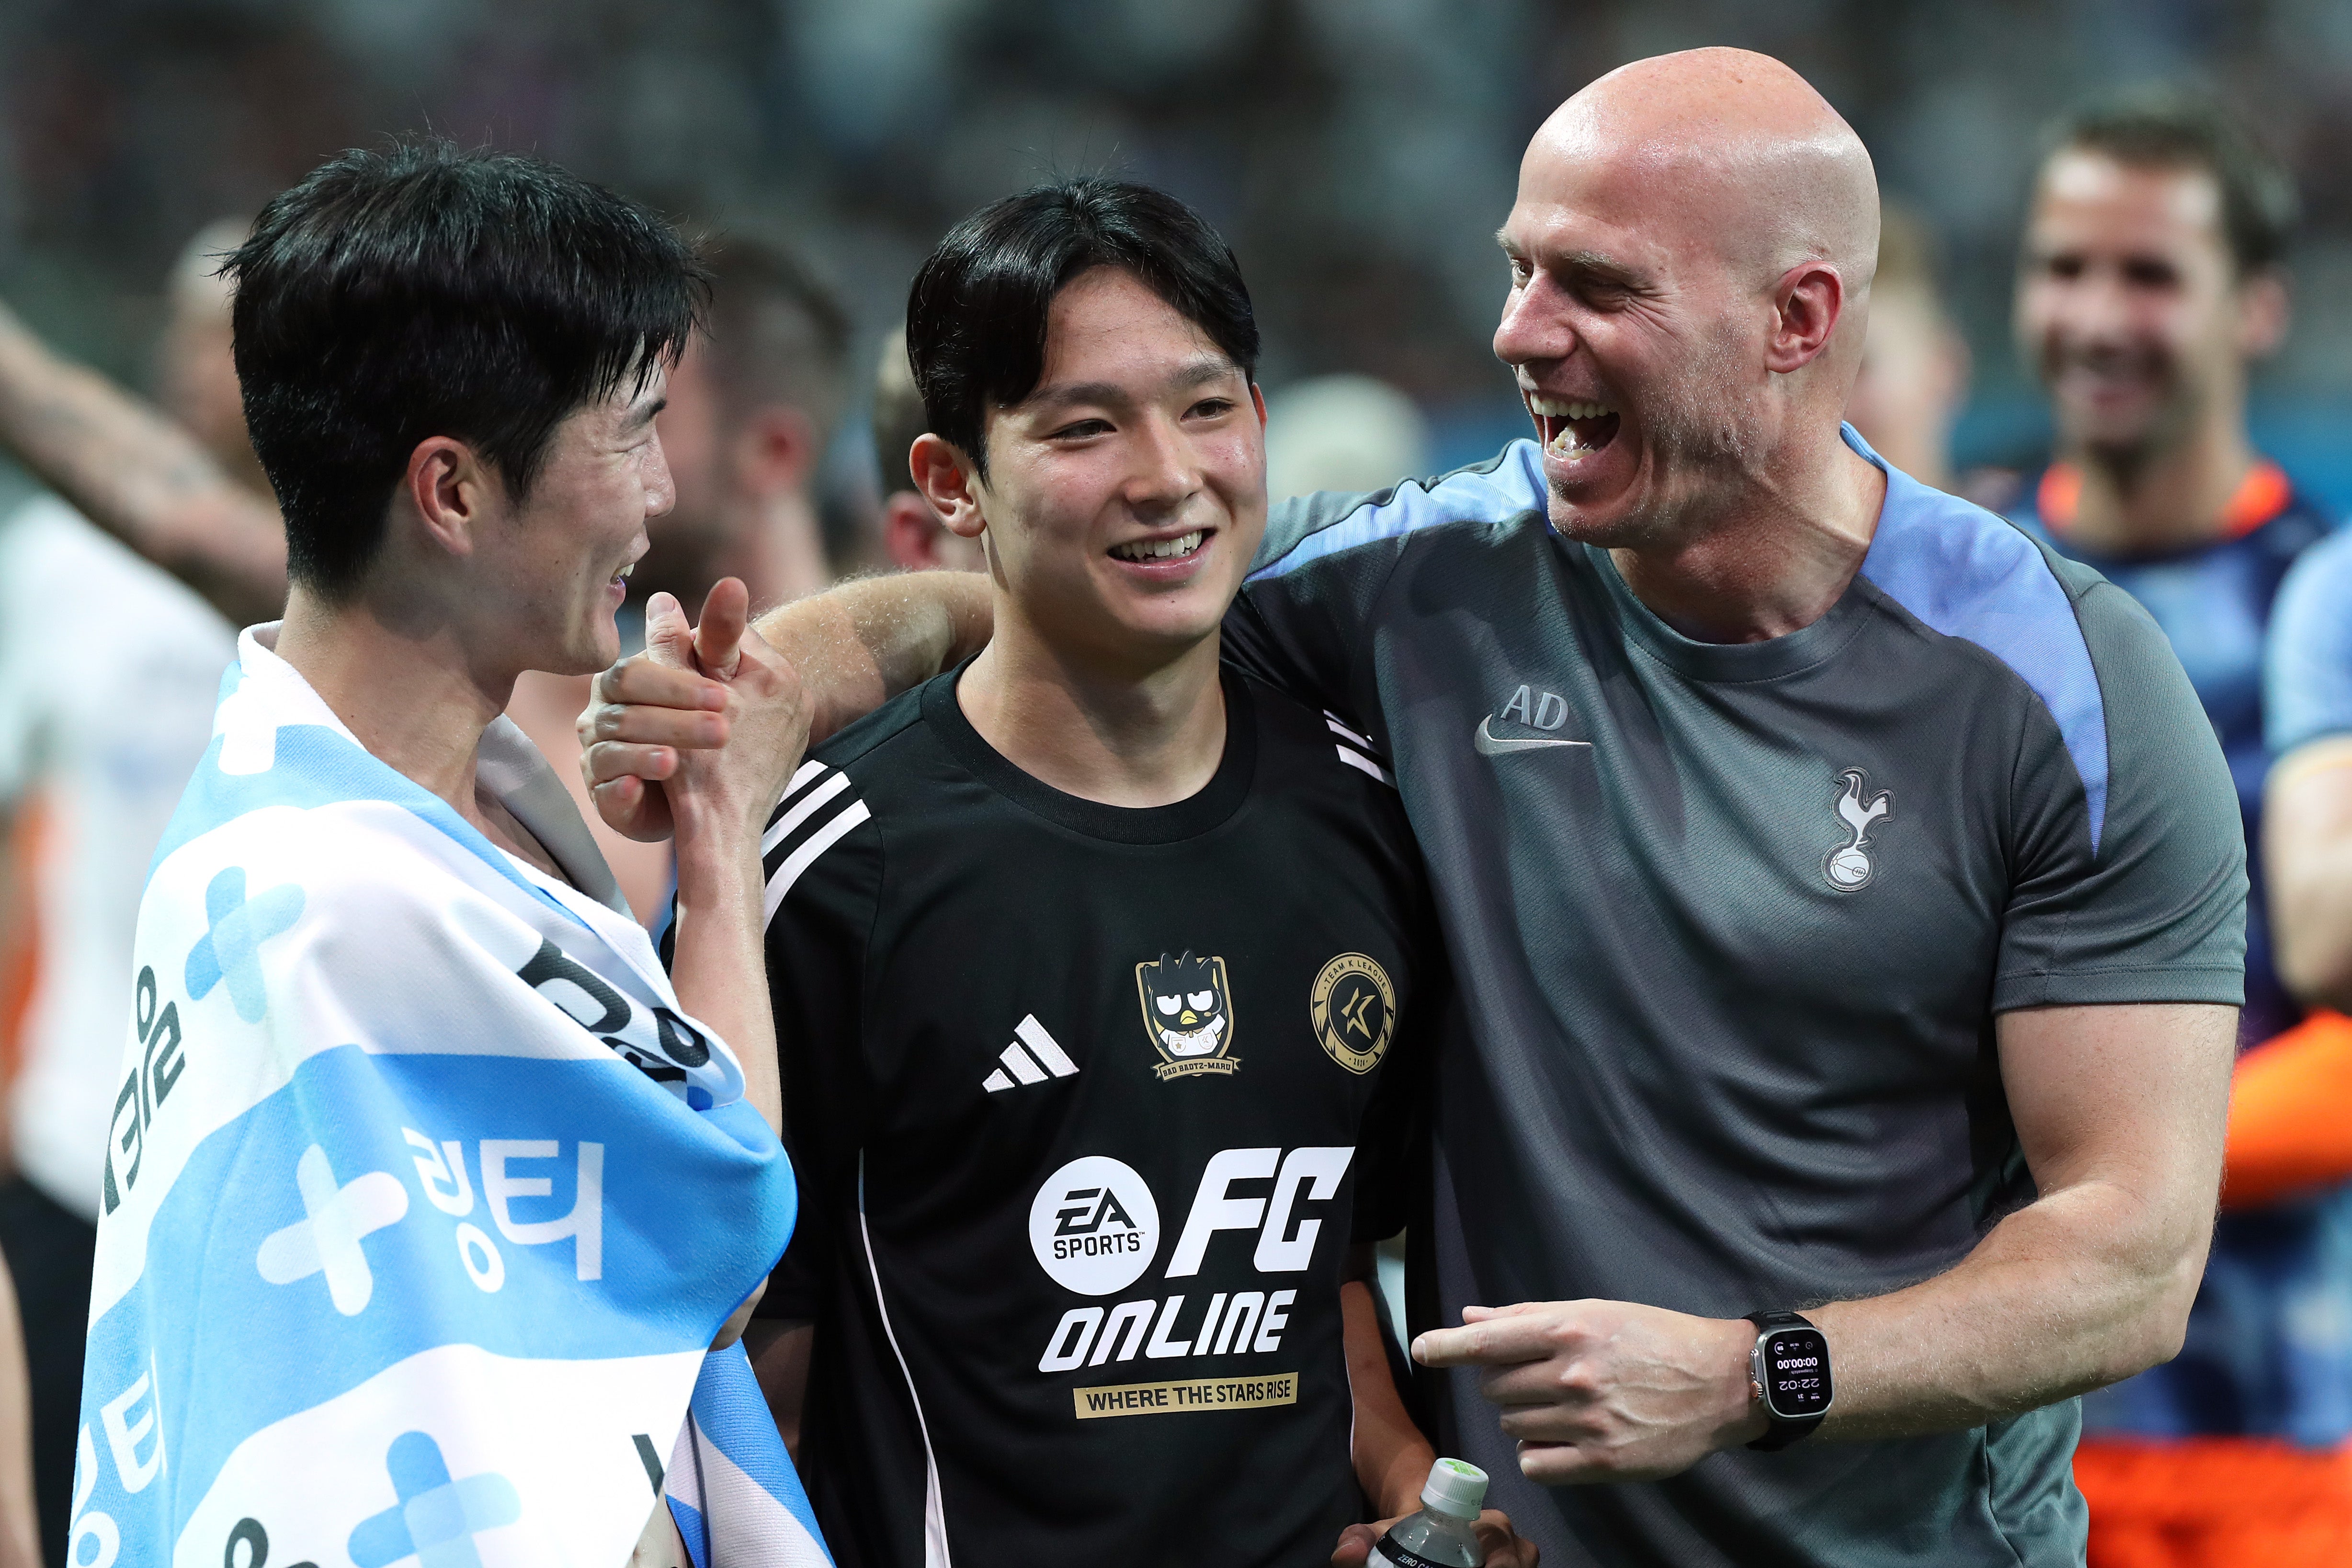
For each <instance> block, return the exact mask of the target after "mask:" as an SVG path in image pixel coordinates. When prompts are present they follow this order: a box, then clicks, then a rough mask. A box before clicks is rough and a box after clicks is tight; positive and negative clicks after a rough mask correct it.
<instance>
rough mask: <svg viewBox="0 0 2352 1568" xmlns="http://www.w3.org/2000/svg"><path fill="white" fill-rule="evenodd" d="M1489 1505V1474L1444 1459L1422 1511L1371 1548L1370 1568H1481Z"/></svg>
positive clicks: (1425, 1489)
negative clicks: (1482, 1524) (1481, 1523)
mask: <svg viewBox="0 0 2352 1568" xmlns="http://www.w3.org/2000/svg"><path fill="white" fill-rule="evenodd" d="M1485 1501H1486V1471H1484V1470H1482V1469H1480V1468H1478V1467H1477V1466H1475V1465H1470V1464H1465V1463H1464V1462H1463V1461H1461V1460H1460V1459H1440V1460H1438V1461H1437V1463H1435V1464H1433V1465H1432V1466H1430V1467H1429V1479H1428V1480H1426V1481H1424V1482H1423V1483H1422V1488H1421V1503H1422V1508H1421V1511H1420V1512H1419V1513H1417V1514H1414V1515H1413V1516H1412V1518H1411V1519H1401V1520H1399V1521H1397V1522H1396V1528H1395V1529H1393V1530H1391V1531H1389V1532H1388V1533H1387V1534H1386V1535H1384V1536H1382V1537H1381V1541H1380V1544H1379V1545H1377V1546H1375V1547H1373V1548H1372V1555H1371V1557H1370V1561H1369V1562H1368V1563H1367V1564H1366V1568H1390V1565H1393V1568H1479V1564H1481V1563H1485V1562H1486V1552H1485V1551H1484V1550H1483V1549H1482V1548H1481V1547H1480V1546H1479V1544H1478V1532H1477V1531H1475V1530H1474V1529H1472V1528H1471V1526H1472V1525H1474V1524H1475V1523H1476V1522H1477V1519H1478V1506H1479V1505H1480V1504H1481V1503H1483V1502H1485Z"/></svg>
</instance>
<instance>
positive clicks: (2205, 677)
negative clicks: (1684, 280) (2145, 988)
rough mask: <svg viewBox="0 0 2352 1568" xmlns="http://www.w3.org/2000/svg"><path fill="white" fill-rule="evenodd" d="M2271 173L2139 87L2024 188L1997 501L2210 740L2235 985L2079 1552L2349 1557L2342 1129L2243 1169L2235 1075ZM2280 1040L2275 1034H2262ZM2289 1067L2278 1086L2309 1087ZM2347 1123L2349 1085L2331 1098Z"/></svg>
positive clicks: (2123, 1563) (2350, 1455) (2318, 1559)
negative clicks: (2176, 1308)
mask: <svg viewBox="0 0 2352 1568" xmlns="http://www.w3.org/2000/svg"><path fill="white" fill-rule="evenodd" d="M2294 209H2295V202H2294V185H2293V183H2292V180H2291V178H2290V177H2289V176H2288V174H2286V172H2285V170H2284V168H2283V167H2282V166H2281V165H2280V164H2279V163H2277V162H2276V161H2275V160H2274V159H2273V158H2272V157H2271V156H2270V155H2269V154H2268V153H2265V152H2264V151H2263V149H2262V148H2261V146H2260V145H2259V143H2257V142H2255V140H2254V139H2253V138H2252V136H2251V135H2250V134H2249V133H2248V132H2246V131H2245V130H2244V129H2243V128H2242V126H2241V125H2240V124H2239V123H2238V122H2237V121H2236V120H2235V119H2234V117H2232V116H2231V115H2230V114H2229V113H2228V112H2227V111H2225V110H2223V109H2222V108H2221V107H2220V106H2219V105H2217V104H2214V103H2212V102H2210V101H2208V100H2203V99H2201V98H2198V97H2194V96H2190V95H2187V94H2183V93H2179V92H2176V91H2172V90H2169V89H2163V90H2157V91H2148V92H2141V93H2138V94H2135V95H2132V96H2130V97H2126V98H2124V99H2119V100H2115V101H2114V102H2112V103H2109V104H2105V105H2102V106H2099V107H2096V108H2094V109H2091V110H2086V111H2084V112H2082V113H2080V114H2077V115H2075V116H2074V117H2073V118H2072V119H2070V120H2068V121H2065V122H2064V123H2063V125H2062V126H2061V127H2060V129H2059V130H2058V132H2057V133H2056V134H2055V136H2054V137H2053V140H2052V142H2051V143H2050V150H2049V152H2048V153H2047V155H2046V156H2045V157H2044V159H2043V161H2042V166H2041V169H2040V172H2039V174H2038V175H2037V177H2036V179H2035V181H2034V185H2033V195H2032V205H2031V209H2030V212H2029V215H2028V219H2027V227H2026V234H2025V239H2024V245H2023V249H2022V254H2021V258H2020V261H2019V270H2018V286H2017V316H2016V323H2017V333H2018V341H2019V344H2020V347H2021V352H2022V353H2023V354H2024V355H2025V357H2026V358H2027V360H2028V362H2029V363H2032V365H2033V366H2034V367H2035V369H2036V370H2037V372H2038V373H2039V374H2040V375H2041V377H2042V382H2043V384H2044V385H2045V386H2046V387H2047V388H2048V390H2049V392H2050V395H2051V402H2052V407H2053V414H2054V416H2055V423H2056V427H2057V441H2056V449H2055V452H2054V454H2053V458H2052V460H2051V461H2050V463H2049V464H2048V465H2047V466H2046V467H2045V468H2042V471H2041V472H2040V474H2039V475H2038V476H2036V477H2034V478H2033V479H2031V480H2030V481H2029V482H2028V483H2027V484H2026V485H2025V487H2024V488H2023V489H2022V492H2021V494H2020V495H2019V496H2018V497H2017V498H2016V500H2015V501H2014V503H2013V504H2012V505H2011V508H2010V512H2011V518H2012V520H2013V521H2017V522H2018V524H2019V525H2020V526H2021V527H2023V528H2025V529H2027V530H2028V531H2032V532H2033V533H2035V534H2036V535H2037V536H2039V537H2040V538H2041V539H2042V540H2043V541H2044V542H2047V543H2048V544H2049V545H2050V546H2051V547H2052V548H2053V549H2055V550H2057V551H2058V552H2061V553H2062V554H2065V555H2068V556H2071V557H2073V558H2074V559H2076V560H2079V561H2083V562H2085V563H2088V564H2090V565H2092V566H2095V567H2096V568H2097V569H2098V570H2099V571H2100V572H2101V573H2103V574H2105V576H2106V577H2107V578H2108V579H2109V580H2110V581H2111V582H2113V583H2115V584H2116V585H2117V586H2118V587H2121V588H2122V589H2124V590H2125V591H2126V593H2128V594H2130V595H2132V596H2133V597H2134V598H2136V599H2137V600H2138V601H2139V603H2140V605H2141V606H2142V607H2143V608H2145V609H2146V610H2147V612H2148V613H2149V614H2150V615H2151V616H2154V617H2155V619H2156V621H2157V623H2158V626H2161V627H2162V628H2163V630H2164V632H2165V634H2166V636H2167V637H2168V638H2169V639H2170V641H2171V643H2172V646H2173V650H2174V651H2175V652H2176V653H2177V654H2179V657H2180V661H2181V664H2182V667H2183V668H2185V669H2186V670H2187V671H2188V674H2189V680H2190V682H2191V684H2192V685H2194V686H2195V688H2196V689H2197V694H2198V697H2199V700H2200V701H2201V702H2202V703H2203V705H2204V707H2205V710H2206V714H2207V717H2208V718H2210V720H2211V721H2212V724H2213V729H2214V732H2215V734H2216V735H2217V737H2219V739H2220V740H2221V748H2222V752H2223V754H2224V755H2225V756H2226V757H2227V759H2228V761H2229V763H2230V770H2231V776H2232V780H2233V782H2234V783H2235V784H2236V786H2237V791H2238V796H2239V803H2240V807H2241V811H2242V816H2243V817H2244V820H2245V826H2246V837H2247V842H2248V847H2249V851H2250V853H2249V857H2248V864H2249V869H2250V874H2251V875H2252V882H2253V888H2252V898H2251V900H2250V901H2249V905H2248V915H2247V933H2246V937H2247V941H2246V1003H2245V1007H2244V1010H2243V1012H2242V1014H2241V1015H2240V1023H2239V1048H2240V1051H2241V1053H2242V1054H2241V1057H2240V1065H2239V1068H2238V1091H2239V1092H2238V1104H2237V1105H2236V1106H2235V1107H2234V1108H2233V1110H2232V1116H2231V1126H2230V1134H2229V1139H2230V1141H2229V1152H2228V1161H2229V1165H2228V1176H2227V1178H2226V1181H2225V1184H2224V1194H2223V1204H2224V1209H2225V1212H2224V1214H2223V1215H2222V1216H2221V1222H2220V1224H2219V1226H2217V1228H2216V1230H2215V1233H2214V1237H2213V1247H2212V1252H2211V1256H2210V1258H2209V1260H2208V1263H2207V1267H2206V1272H2205V1278H2204V1282H2203V1284H2202V1286H2201V1287H2200V1292H2199V1295H2198V1299H2197V1303H2196V1306H2195V1308H2194V1309H2193V1310H2192V1311H2191V1313H2190V1315H2189V1331H2188V1337H2187V1341H2186V1343H2185V1344H2184V1346H2183V1348H2182V1350H2181V1352H2180V1354H2179V1356H2178V1357H2177V1358H2176V1359H2174V1360H2173V1361H2171V1362H2169V1363H2166V1364H2164V1365H2161V1366H2158V1367H2156V1368H2154V1369H2152V1370H2150V1371H2148V1372H2146V1373H2141V1374H2140V1375H2139V1376H2138V1377H2136V1378H2132V1379H2130V1380H2127V1381H2126V1382H2124V1383H2121V1384H2116V1385H2115V1386H2113V1387H2111V1388H2106V1389H2103V1390H2101V1391H2100V1392H2098V1393H2096V1394H2091V1395H2088V1396H2086V1397H2085V1398H2084V1402H2083V1421H2084V1438H2083V1442H2082V1446H2081V1447H2080V1449H2079V1450H2078V1453H2077V1456H2076V1460H2075V1476H2076V1479H2077V1482H2078V1484H2079V1485H2080V1486H2081V1487H2082V1489H2083V1492H2084V1497H2085V1499H2086V1500H2088V1502H2089V1504H2090V1509H2091V1536H2090V1559H2089V1560H2090V1563H2092V1565H2093V1568H2159V1565H2161V1568H2206V1565H2209V1564H2210V1565H2214V1568H2219V1565H2221V1564H2235V1563H2265V1564H2294V1563H2344V1562H2347V1561H2352V1451H2347V1447H2346V1444H2347V1438H2352V1191H2347V1189H2346V1188H2345V1186H2344V1185H2343V1182H2342V1177H2343V1176H2345V1175H2352V1139H2347V1140H2346V1143H2347V1159H2346V1161H2345V1163H2344V1164H2343V1165H2342V1167H2341V1168H2340V1170H2339V1171H2338V1172H2337V1173H2336V1176H2335V1177H2334V1179H2331V1180H2329V1181H2327V1182H2325V1183H2323V1184H2316V1185H2312V1186H2307V1187H2305V1188H2303V1189H2301V1190H2296V1191H2285V1190H2281V1189H2280V1188H2279V1187H2278V1186H2277V1185H2276V1184H2272V1183H2265V1182H2260V1181H2257V1180H2254V1179H2252V1177H2251V1175H2250V1162H2252V1163H2260V1162H2261V1161H2262V1160H2263V1158H2264V1157H2265V1145H2266V1143H2267V1142H2271V1141H2273V1134H2272V1133H2270V1132H2269V1131H2266V1129H2265V1127H2264V1126H2263V1124H2262V1122H2261V1121H2260V1120H2259V1119H2257V1120H2254V1121H2250V1120H2249V1118H2248V1117H2247V1115H2246V1111H2247V1110H2248V1107H2249V1105H2250V1104H2254V1103H2257V1102H2258V1101H2259V1100H2261V1098H2262V1097H2261V1095H2260V1094H2259V1093H2256V1094H2253V1095H2252V1096H2250V1095H2249V1092H2248V1083H2249V1080H2250V1075H2251V1076H2252V1077H2255V1078H2259V1077H2262V1076H2263V1075H2266V1074H2270V1073H2273V1072H2274V1071H2275V1068H2276V1065H2277V1063H2278V1062H2279V1061H2280V1060H2282V1059H2289V1058H2292V1059H2295V1060H2300V1059H2301V1058H2300V1056H2299V1054H2298V1053H2297V1052H2295V1050H2294V1038H2295V1037H2294V1036H2293V1035H2291V1034H2289V1031H2292V1030H2294V1028H2295V1026H2297V1025H2298V1024H2300V1023H2301V1022H2302V1019H2303V1016H2304V1007H2303V1005H2302V1003H2301V1002H2300V1001H2298V1000H2297V999H2296V998H2295V997H2294V995H2293V994H2291V993H2290V992H2289V991H2288V989H2287V987H2286V986H2285V984H2284V983H2283V982H2282V980H2281V978H2280V975H2279V972H2278V969H2277V967H2276V965H2275V963H2274V962H2273V942H2272V939H2271V930H2270V925H2269V921H2268V920H2267V918H2266V915H2265V910H2264V903H2263V893H2264V879H2263V875H2262V873H2261V870H2260V868H2259V867H2260V862H2259V859H2258V858H2257V857H2256V856H2255V855H2254V854H2253V853H2252V850H2253V849H2254V847H2256V845H2257V843H2258V841H2259V838H2260V836H2261V832H2262V812H2263V779H2264V776H2265V774H2266V773H2267V772H2268V769H2269V761H2270V753H2269V751H2268V750H2267V747H2266V742H2265V739H2264V734H2263V728H2264V726H2263V649H2264V642H2265V638H2266V637H2267V635H2268V632H2269V629H2270V626H2271V622H2272V615H2273V605H2274V603H2275V602H2276V601H2277V599H2278V596H2279V593H2280V585H2281V584H2282V582H2283V581H2284V579H2285V578H2286V575H2287V573H2288V569H2289V568H2290V567H2291V566H2292V565H2293V564H2294V562H2295V560H2296V558H2297V557H2299V556H2300V555H2302V554H2303V552H2305V550H2307V549H2309V548H2310V547H2311V546H2312V545H2314V544H2315V543H2316V542H2319V541H2320V540H2321V539H2323V538H2324V537H2326V534H2327V533H2328V531H2330V529H2331V528H2332V527H2333V526H2334V520H2333V519H2332V518H2330V517H2329V516H2327V515H2326V513H2325V512H2324V511H2322V510H2321V509H2320V508H2319V507H2318V506H2317V505H2316V504H2315V502H2314V501H2312V500H2310V498H2308V497H2306V496H2305V495H2303V494H2302V493H2301V492H2299V491H2298V490H2297V489H2295V488H2294V484H2293V483H2292V482H2291V481H2290V480H2289V479H2287V477H2286V475H2285V474H2284V471H2283V470H2281V468H2279V466H2278V465H2277V464H2276V463H2274V462H2273V461H2271V460H2270V459H2268V458H2264V457H2263V455H2262V454H2261V453H2260V452H2259V451H2257V450H2256V449H2255V447H2254V446H2253V444H2252V440H2251V438H2250V437H2249V436H2248V433H2247V428H2246V395H2247V384H2248V380H2249V378H2250V376H2251V374H2252V369H2253V366H2254V365H2255V363H2257V362H2259V361H2260V360H2262V359H2263V358H2264V357H2265V356H2267V355H2269V354H2270V353H2273V352H2274V351H2275V350H2276V349H2277V347H2278V345H2279V343H2280V342H2281V341H2282V340H2283V338H2284V335H2285V332H2286V329H2287V321H2288V297H2287V283H2286V278H2285V274H2284V251H2285V247H2286V242H2287V238H2288V236H2289V234H2290V232H2291V229H2292V226H2293V224H2294ZM2282 1036H2284V1037H2286V1038H2285V1039H2284V1041H2282V1042H2281V1043H2282V1044H2285V1045H2287V1046H2288V1047H2289V1051H2288V1058H2280V1057H2279V1056H2278V1055H2277V1054H2276V1053H2277V1052H2278V1051H2279V1049H2280V1046H2279V1044H2266V1042H2272V1041H2273V1040H2277V1039H2278V1038H2279V1037H2282ZM2325 1087H2326V1086H2325V1083H2324V1080H2323V1079H2312V1078H2309V1077H2308V1076H2307V1075H2306V1077H2305V1084H2304V1087H2303V1088H2302V1089H2298V1090H2297V1091H2296V1094H2297V1096H2298V1097H2299V1096H2300V1095H2301V1094H2303V1093H2305V1092H2307V1091H2310V1090H2315V1089H2324V1088H2325ZM2333 1103H2334V1106H2335V1113H2336V1117H2337V1118H2338V1119H2339V1120H2340V1121H2343V1122H2345V1123H2347V1125H2352V1102H2347V1100H2345V1099H2344V1098H2343V1097H2342V1095H2341V1094H2340V1093H2337V1094H2336V1095H2334V1096H2333Z"/></svg>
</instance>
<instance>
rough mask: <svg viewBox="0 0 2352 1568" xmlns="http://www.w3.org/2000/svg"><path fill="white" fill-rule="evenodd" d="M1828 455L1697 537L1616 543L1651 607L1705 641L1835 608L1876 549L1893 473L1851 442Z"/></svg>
mask: <svg viewBox="0 0 2352 1568" xmlns="http://www.w3.org/2000/svg"><path fill="white" fill-rule="evenodd" d="M1824 456H1825V458H1826V460H1824V461H1817V462H1815V463H1813V464H1811V465H1810V466H1806V467H1801V468H1794V469H1792V470H1790V471H1788V472H1785V473H1784V474H1782V475H1781V476H1780V477H1779V478H1778V479H1776V480H1775V482H1773V483H1771V484H1769V485H1768V486H1764V487H1761V488H1756V487H1751V489H1750V491H1749V493H1748V494H1747V495H1745V496H1743V497H1741V498H1740V499H1739V501H1738V511H1737V512H1736V513H1734V514H1732V515H1729V516H1727V517H1725V518H1722V519H1720V520H1717V521H1716V522H1715V523H1714V525H1713V526H1710V527H1707V528H1705V529H1702V530H1699V531H1696V532H1695V533H1694V534H1693V535H1692V536H1691V537H1689V538H1687V539H1685V540H1681V541H1677V542H1674V543H1671V544H1664V545H1659V546H1655V547H1643V548H1635V549H1619V550H1612V551H1611V552H1609V553H1610V557H1611V559H1612V560H1613V561H1614V562H1615V563H1616V564H1617V572H1618V574H1619V575H1620V576H1622V578H1623V579H1624V581H1625V585H1626V587H1628V588H1630V589H1631V590H1633V596H1634V597H1635V598H1637V599H1639V600H1641V601H1642V603H1643V605H1647V606H1648V607H1649V609H1650V610H1651V612H1652V613H1653V614H1654V615H1655V616H1657V617H1658V618H1659V619H1660V620H1662V621H1664V622H1665V623H1666V624H1667V625H1668V626H1673V627H1674V628H1675V630H1676V631H1678V632H1681V633H1682V634H1683V635H1684V636H1685V637H1693V638H1696V639H1697V640H1698V641H1700V642H1713V643H1739V642H1762V641H1764V640H1765V639H1766V638H1768V637H1785V636H1787V635H1788V634H1789V633H1790V632H1793V631H1797V630H1799V629H1801V628H1802V627H1805V626H1811V625H1812V623H1813V622H1815V621H1817V620H1819V619H1820V618H1821V617H1822V616H1824V615H1827V614H1828V613H1829V610H1830V607H1831V606H1832V605H1835V604H1836V603H1837V602H1838V599H1839V598H1840V596H1841V595H1843V594H1844V593H1845V591H1846V588H1847V586H1848V585H1849V584H1852V583H1853V574H1855V573H1856V572H1858V571H1860V570H1861V569H1862V561H1863V557H1864V556H1865V555H1867V554H1868V553H1869V552H1870V541H1871V537H1872V535H1873V534H1874V533H1875V532H1876V531H1877V528H1878V513H1879V509H1880V508H1881V507H1882V506H1884V505H1885V500H1886V476H1885V474H1884V473H1881V472H1880V471H1879V468H1878V466H1877V465H1876V464H1874V463H1872V462H1871V461H1869V460H1868V459H1867V458H1864V457H1862V456H1861V455H1860V454H1858V453H1856V452H1855V451H1853V449H1852V448H1851V447H1847V446H1846V445H1845V443H1844V441H1843V439H1840V440H1839V441H1838V443H1837V446H1836V448H1835V450H1834V451H1832V452H1829V453H1826V454H1824Z"/></svg>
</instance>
